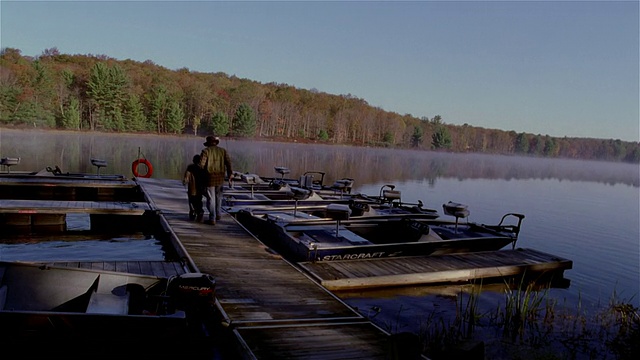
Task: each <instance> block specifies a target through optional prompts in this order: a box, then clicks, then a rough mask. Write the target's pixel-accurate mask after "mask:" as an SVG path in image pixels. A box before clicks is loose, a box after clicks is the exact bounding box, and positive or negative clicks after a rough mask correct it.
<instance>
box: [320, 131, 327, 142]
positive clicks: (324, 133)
mask: <svg viewBox="0 0 640 360" xmlns="http://www.w3.org/2000/svg"><path fill="white" fill-rule="evenodd" d="M318 139H320V141H327V140H329V133H327V130H325V129H321V130H320V131H319V132H318Z"/></svg>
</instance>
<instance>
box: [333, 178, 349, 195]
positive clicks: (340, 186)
mask: <svg viewBox="0 0 640 360" xmlns="http://www.w3.org/2000/svg"><path fill="white" fill-rule="evenodd" d="M352 187H353V179H346V178H345V179H340V180H336V181H335V182H334V183H333V185H331V188H332V189H333V190H335V191H340V192H346V193H351V188H352Z"/></svg>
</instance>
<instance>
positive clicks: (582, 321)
mask: <svg viewBox="0 0 640 360" xmlns="http://www.w3.org/2000/svg"><path fill="white" fill-rule="evenodd" d="M524 279H525V277H523V278H521V279H520V280H519V283H518V284H516V285H515V286H514V284H507V285H509V286H505V291H504V302H503V303H502V304H499V305H498V306H497V307H496V308H494V309H491V310H485V311H481V310H479V309H480V306H479V302H480V294H481V292H482V284H480V285H479V286H474V287H472V290H471V291H470V292H464V291H461V292H460V293H459V295H458V296H457V299H456V314H455V316H454V317H453V318H450V319H444V318H443V317H442V316H438V314H436V313H435V312H433V313H431V314H428V315H427V316H426V318H425V319H423V320H422V322H421V324H420V330H419V333H418V337H419V339H420V341H421V342H422V344H423V346H422V347H423V349H424V354H425V355H426V356H428V357H429V358H431V359H434V360H437V359H443V358H450V357H451V355H452V354H453V355H463V356H465V357H466V358H467V359H480V358H486V359H523V360H524V359H616V360H618V359H624V360H626V359H634V360H635V359H637V358H638V355H640V312H639V309H638V308H637V307H635V306H634V305H633V304H632V300H633V298H632V299H622V298H620V297H619V296H618V294H616V293H615V292H614V294H613V295H612V296H611V298H610V299H609V301H608V302H607V303H606V304H603V306H601V307H599V309H600V310H598V311H595V312H594V311H587V310H586V309H585V308H583V306H582V302H581V301H580V302H579V304H578V306H577V307H576V306H568V305H567V304H558V302H557V300H555V299H552V298H551V297H550V296H549V287H548V286H547V287H544V286H543V287H541V286H540V284H539V283H537V282H535V281H533V282H527V281H525V280H524ZM387 325H388V326H387V329H388V330H390V331H392V332H393V331H394V330H395V331H398V330H400V329H402V328H403V327H402V326H400V325H398V324H396V325H394V326H391V325H390V324H387ZM478 349H482V350H481V351H482V352H483V354H481V355H478ZM465 351H468V353H465Z"/></svg>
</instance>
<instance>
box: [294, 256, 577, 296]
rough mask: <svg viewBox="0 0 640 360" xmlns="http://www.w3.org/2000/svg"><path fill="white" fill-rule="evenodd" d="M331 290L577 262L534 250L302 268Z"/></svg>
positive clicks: (433, 281)
mask: <svg viewBox="0 0 640 360" xmlns="http://www.w3.org/2000/svg"><path fill="white" fill-rule="evenodd" d="M299 265H300V266H301V267H302V268H304V269H305V270H306V271H307V272H308V273H310V274H311V275H312V276H313V277H314V278H315V279H316V280H317V281H318V282H320V283H321V284H322V285H323V286H324V287H326V288H327V289H329V290H355V289H366V288H373V287H385V286H387V287H388V286H406V285H424V284H436V283H447V282H461V281H470V280H474V279H482V278H495V277H507V276H514V275H520V274H524V273H531V272H538V273H539V272H549V271H563V270H566V269H570V268H571V267H572V266H573V262H572V261H571V260H568V259H563V258H559V257H557V256H555V255H552V254H546V253H543V252H540V251H537V250H533V249H515V250H501V251H487V252H477V253H463V254H448V255H440V256H412V257H402V258H383V259H370V260H356V261H353V260H351V261H326V262H303V263H300V264H299Z"/></svg>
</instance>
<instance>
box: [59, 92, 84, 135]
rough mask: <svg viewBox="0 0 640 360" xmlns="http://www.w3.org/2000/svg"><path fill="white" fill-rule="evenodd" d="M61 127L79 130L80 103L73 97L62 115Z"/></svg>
mask: <svg viewBox="0 0 640 360" xmlns="http://www.w3.org/2000/svg"><path fill="white" fill-rule="evenodd" d="M62 127H63V128H65V129H72V130H80V102H78V99H76V98H75V97H72V98H70V99H69V103H68V104H67V105H66V110H65V112H64V113H63V114H62Z"/></svg>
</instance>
